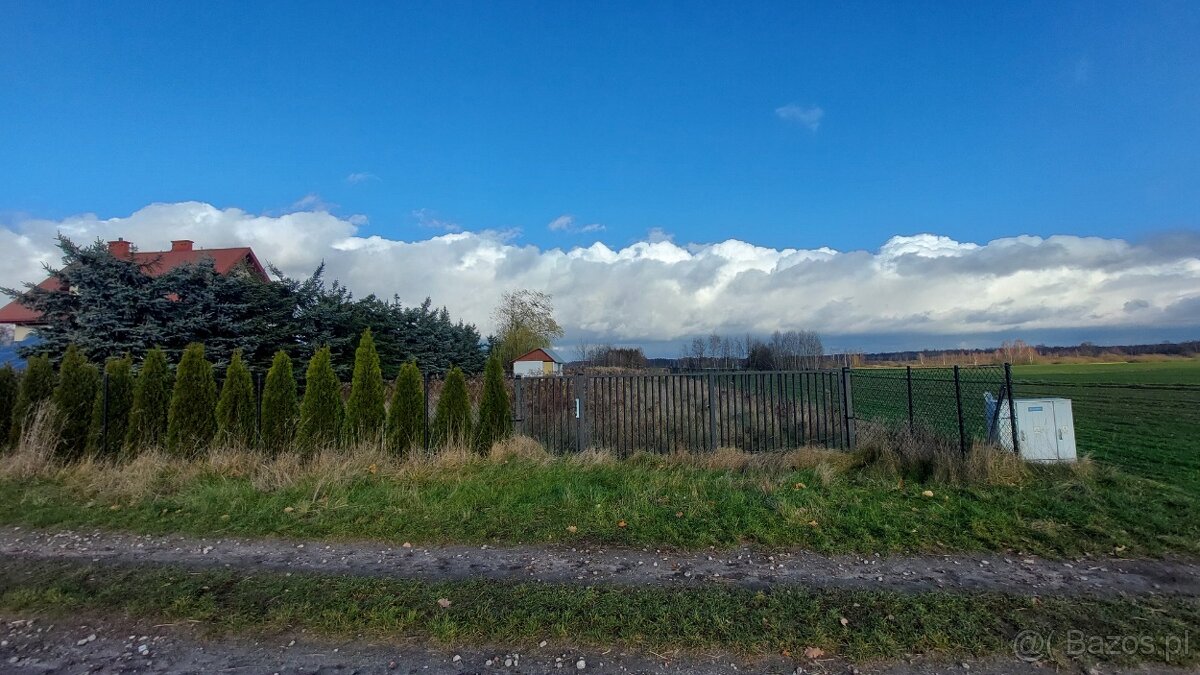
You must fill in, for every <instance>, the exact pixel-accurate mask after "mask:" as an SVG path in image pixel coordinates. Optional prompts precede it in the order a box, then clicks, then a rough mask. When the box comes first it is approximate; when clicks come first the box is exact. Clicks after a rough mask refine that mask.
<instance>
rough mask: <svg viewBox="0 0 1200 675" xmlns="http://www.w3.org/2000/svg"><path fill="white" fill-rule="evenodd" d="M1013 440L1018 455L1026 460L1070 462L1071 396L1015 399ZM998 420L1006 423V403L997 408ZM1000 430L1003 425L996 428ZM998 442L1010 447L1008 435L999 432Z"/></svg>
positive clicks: (1072, 455)
mask: <svg viewBox="0 0 1200 675" xmlns="http://www.w3.org/2000/svg"><path fill="white" fill-rule="evenodd" d="M1013 407H1014V408H1016V411H1017V440H1018V443H1017V445H1018V447H1019V448H1020V450H1021V458H1022V459H1024V460H1026V461H1029V462H1074V461H1075V417H1074V415H1073V414H1072V413H1071V399H1067V398H1018V399H1016V400H1015V401H1013ZM999 417H1000V420H999V423H1000V424H1003V425H1008V424H1010V422H1009V419H1010V418H1009V412H1008V406H1007V405H1001V407H1000V415H999ZM1000 428H1001V429H1003V428H1005V427H1003V426H1002V427H1000ZM999 439H1000V443H1001V445H1003V446H1004V447H1006V448H1008V449H1009V450H1012V449H1013V446H1012V438H1011V434H999Z"/></svg>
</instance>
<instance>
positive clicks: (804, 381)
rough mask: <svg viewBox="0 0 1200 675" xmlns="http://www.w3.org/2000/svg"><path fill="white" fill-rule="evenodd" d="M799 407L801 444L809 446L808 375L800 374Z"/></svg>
mask: <svg viewBox="0 0 1200 675" xmlns="http://www.w3.org/2000/svg"><path fill="white" fill-rule="evenodd" d="M797 392H798V393H797V396H798V397H799V399H798V405H797V406H796V407H797V408H799V409H800V444H801V445H808V426H807V424H806V422H805V420H807V419H808V417H809V415H808V411H807V410H805V408H807V407H808V373H800V386H799V387H798V388H797Z"/></svg>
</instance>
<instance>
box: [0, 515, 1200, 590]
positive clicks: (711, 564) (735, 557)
mask: <svg viewBox="0 0 1200 675" xmlns="http://www.w3.org/2000/svg"><path fill="white" fill-rule="evenodd" d="M0 556H5V557H12V558H25V559H67V560H78V561H87V562H110V563H114V564H128V563H140V564H145V563H160V564H172V565H182V566H185V567H192V568H236V569H245V570H263V571H288V572H308V573H317V574H334V575H350V576H369V577H391V578H408V579H420V580H427V581H442V580H462V579H476V578H485V579H494V580H500V581H512V582H534V581H536V582H545V583H558V584H581V585H594V584H612V585H622V586H647V585H649V586H661V587H695V586H703V585H732V586H740V587H744V588H750V589H756V590H768V589H770V588H773V587H777V586H799V587H807V588H814V589H824V588H830V589H859V590H887V591H901V592H911V593H917V592H924V591H934V590H951V591H998V592H1006V593H1016V594H1022V595H1082V596H1119V595H1176V596H1190V597H1196V596H1200V561H1196V560H1189V559H1182V558H1166V559H1161V560H1142V559H1135V560H1130V559H1118V558H1078V559H1074V560H1047V559H1042V558H1028V557H1019V556H1006V555H1000V554H988V555H978V554H971V555H922V556H879V555H872V556H864V555H853V556H851V555H844V556H826V555H818V554H814V553H806V552H773V553H769V554H767V553H761V552H757V551H754V550H752V549H749V548H742V549H734V550H711V551H707V552H699V553H696V552H692V553H675V552H660V551H656V550H653V549H621V548H606V547H591V548H570V547H539V546H524V547H491V546H442V547H423V546H409V545H407V544H405V545H402V546H385V545H381V544H379V543H376V542H345V541H292V540H283V539H247V538H231V537H185V536H181V535H137V534H126V533H119V532H108V531H104V530H42V529H30V528H24V527H3V528H0Z"/></svg>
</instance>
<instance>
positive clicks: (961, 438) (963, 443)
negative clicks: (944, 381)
mask: <svg viewBox="0 0 1200 675" xmlns="http://www.w3.org/2000/svg"><path fill="white" fill-rule="evenodd" d="M958 371H959V368H958V366H954V404H955V407H956V408H958V449H959V450H960V451H962V454H964V455H966V454H967V428H966V425H965V423H964V421H963V404H962V382H961V378H960V377H959V374H958Z"/></svg>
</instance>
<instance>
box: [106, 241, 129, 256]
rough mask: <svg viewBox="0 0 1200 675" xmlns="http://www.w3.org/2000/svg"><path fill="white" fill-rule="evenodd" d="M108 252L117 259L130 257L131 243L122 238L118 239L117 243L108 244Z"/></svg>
mask: <svg viewBox="0 0 1200 675" xmlns="http://www.w3.org/2000/svg"><path fill="white" fill-rule="evenodd" d="M108 252H109V253H111V254H112V255H113V256H115V257H117V258H128V257H129V242H127V241H125V240H124V239H122V238H121V237H117V240H116V241H110V242H108Z"/></svg>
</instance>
